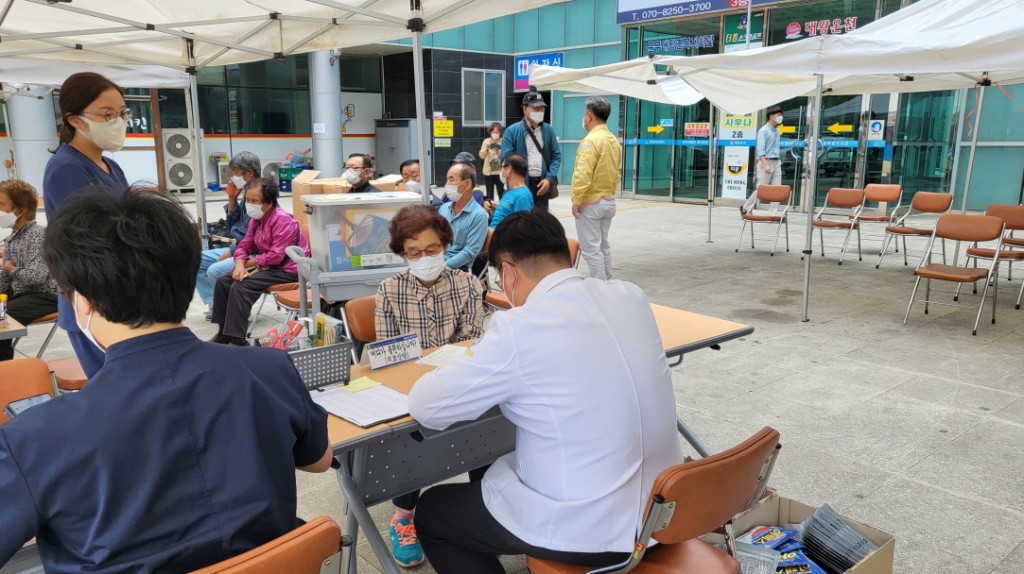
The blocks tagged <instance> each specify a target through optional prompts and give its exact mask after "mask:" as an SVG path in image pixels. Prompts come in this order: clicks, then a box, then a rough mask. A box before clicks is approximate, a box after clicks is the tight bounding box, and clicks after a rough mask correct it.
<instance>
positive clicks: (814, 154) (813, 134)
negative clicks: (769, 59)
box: [802, 74, 824, 323]
mask: <svg viewBox="0 0 1024 574" xmlns="http://www.w3.org/2000/svg"><path fill="white" fill-rule="evenodd" d="M817 76H818V85H817V86H816V87H815V88H814V107H813V108H812V109H813V112H812V114H811V122H810V125H808V126H807V127H808V130H807V132H808V133H807V155H808V159H807V162H808V163H807V170H808V171H807V189H805V190H804V196H805V197H809V199H810V200H809V201H807V241H806V242H805V244H804V305H803V307H804V308H803V319H802V320H803V322H805V323H806V322H807V321H810V319H809V318H808V316H807V313H808V312H807V308H808V304H809V302H810V295H811V255H813V249H812V243H813V240H814V197H815V195H816V190H817V188H818V132H819V131H820V126H821V94H822V91H823V87H824V77H823V76H822V74H818V75H817Z"/></svg>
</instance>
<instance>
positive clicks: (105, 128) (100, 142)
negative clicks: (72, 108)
mask: <svg viewBox="0 0 1024 574" xmlns="http://www.w3.org/2000/svg"><path fill="white" fill-rule="evenodd" d="M78 117H79V118H80V119H81V120H82V121H83V122H85V124H86V125H88V126H89V131H85V130H78V131H79V132H80V133H81V134H82V135H83V136H85V139H87V140H89V141H91V142H92V143H94V144H96V147H98V148H100V149H102V150H106V151H117V150H119V149H121V148H123V147H124V134H125V132H127V131H128V124H127V122H125V121H124V119H122V118H114V120H113V121H112V122H111V123H107V122H94V121H92V120H90V119H89V118H87V117H85V116H78Z"/></svg>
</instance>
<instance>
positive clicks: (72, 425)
mask: <svg viewBox="0 0 1024 574" xmlns="http://www.w3.org/2000/svg"><path fill="white" fill-rule="evenodd" d="M200 248H201V246H200V240H199V236H198V235H197V234H196V233H195V230H194V227H193V225H192V222H191V221H190V220H189V218H188V216H187V215H186V214H185V211H184V210H183V209H182V207H181V205H180V204H178V203H177V202H176V201H175V200H174V199H172V198H170V196H168V195H165V194H162V193H154V192H140V191H129V192H127V193H125V194H124V195H115V194H107V193H85V194H82V196H81V197H78V198H75V199H73V200H69V202H68V205H67V206H66V207H65V209H62V210H61V211H60V213H59V214H57V216H56V217H55V218H54V219H53V220H52V221H51V222H50V225H49V227H48V229H47V230H46V240H45V243H44V258H45V259H46V263H47V265H48V266H49V267H50V269H51V271H52V273H53V275H54V278H55V279H56V280H57V282H58V283H59V284H60V286H61V288H62V290H63V292H64V293H65V294H66V296H67V297H68V298H69V299H70V300H71V304H72V308H73V309H74V315H75V320H76V322H77V323H78V325H79V326H80V327H81V329H82V333H83V334H84V335H85V337H86V338H87V339H89V340H90V341H91V342H92V343H93V344H94V345H96V346H97V347H98V348H99V349H100V350H102V351H104V352H105V353H106V361H105V363H104V365H103V367H102V368H101V369H100V370H99V372H97V373H96V374H95V375H94V376H93V377H92V378H90V380H89V382H88V384H87V385H86V386H85V388H84V389H83V390H82V391H80V392H78V393H73V394H68V395H64V396H61V397H58V398H57V399H55V400H52V401H50V402H47V403H44V404H42V405H39V406H36V407H33V408H31V409H29V410H27V411H25V412H23V413H22V414H20V415H18V416H17V417H15V418H14V419H12V420H11V421H9V422H7V423H5V424H4V425H2V426H0V564H3V563H4V562H6V561H7V560H8V559H9V558H10V557H11V556H12V555H13V554H14V553H15V552H16V551H17V550H18V549H19V548H20V547H21V546H22V545H23V544H24V543H25V542H27V541H28V540H29V539H30V538H32V537H33V536H35V537H36V540H37V543H38V547H39V552H40V555H41V556H42V560H43V564H44V566H45V567H46V571H47V572H102V573H114V572H187V571H192V570H195V569H198V568H201V567H204V566H207V565H210V564H213V563H216V562H219V561H222V560H225V559H227V558H229V557H231V556H234V555H237V554H240V553H242V552H244V551H246V550H249V549H251V548H254V547H256V546H259V545H260V544H263V543H265V542H267V541H269V540H272V539H273V538H275V537H277V536H280V535H281V534H284V533H286V532H288V531H289V530H292V529H294V528H296V527H297V526H299V525H300V524H301V522H300V520H299V519H298V518H296V516H295V504H296V492H295V471H294V469H295V468H299V469H300V470H305V471H309V472H323V471H325V470H327V469H328V468H329V467H330V462H331V450H330V445H329V442H328V439H327V415H326V413H325V412H324V411H323V409H321V408H320V407H319V406H317V405H316V404H314V403H313V402H312V400H311V399H310V395H309V392H308V391H306V390H305V388H304V387H303V385H302V381H301V380H300V378H299V375H298V373H297V372H296V370H295V367H294V366H293V365H292V362H291V360H289V358H288V356H287V355H286V354H284V353H282V352H281V351H276V350H271V349H260V348H243V347H225V346H223V345H214V344H210V343H204V342H202V341H200V340H199V339H198V338H196V336H195V335H194V334H193V333H192V332H191V331H190V330H189V329H187V328H186V327H184V326H183V325H182V322H183V321H184V319H185V312H186V310H187V309H188V306H189V302H190V301H191V300H192V291H193V289H194V288H195V283H196V270H197V269H198V267H199V253H200Z"/></svg>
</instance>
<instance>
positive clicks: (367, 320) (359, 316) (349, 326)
mask: <svg viewBox="0 0 1024 574" xmlns="http://www.w3.org/2000/svg"><path fill="white" fill-rule="evenodd" d="M375 307H376V298H375V297H374V296H372V295H369V296H366V297H358V298H356V299H352V300H350V301H347V302H346V303H345V306H344V307H342V309H341V320H342V322H343V323H344V325H345V334H347V335H348V338H349V339H352V343H353V345H352V361H353V362H355V363H358V362H359V356H360V354H362V351H363V346H364V345H365V344H366V343H372V342H374V341H376V340H377V327H376V325H375V324H374V317H373V314H374V313H373V312H374V308H375Z"/></svg>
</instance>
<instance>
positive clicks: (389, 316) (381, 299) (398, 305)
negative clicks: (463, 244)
mask: <svg viewBox="0 0 1024 574" xmlns="http://www.w3.org/2000/svg"><path fill="white" fill-rule="evenodd" d="M373 323H374V327H375V329H376V331H377V339H378V340H380V339H387V338H390V337H397V336H398V335H404V334H406V333H416V336H417V337H418V338H419V340H420V347H422V348H424V349H429V348H432V347H440V346H441V345H447V344H448V343H458V342H459V341H468V340H470V339H477V338H479V337H480V336H481V335H483V333H484V298H483V288H482V287H481V286H480V281H479V280H477V278H476V277H474V276H472V275H470V274H469V273H466V272H465V271H459V270H458V269H451V268H449V267H446V268H445V269H444V270H443V271H441V275H439V276H438V278H437V281H436V282H435V283H434V284H433V285H431V286H430V287H425V286H424V285H423V284H422V283H420V282H419V280H418V279H416V278H415V277H414V276H412V275H411V274H410V273H409V270H408V269H406V270H404V271H402V272H401V273H399V274H398V275H395V276H393V277H389V278H388V279H385V280H384V281H383V282H382V283H381V284H380V287H379V288H378V289H377V296H376V299H375V305H374V314H373Z"/></svg>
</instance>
